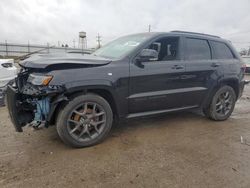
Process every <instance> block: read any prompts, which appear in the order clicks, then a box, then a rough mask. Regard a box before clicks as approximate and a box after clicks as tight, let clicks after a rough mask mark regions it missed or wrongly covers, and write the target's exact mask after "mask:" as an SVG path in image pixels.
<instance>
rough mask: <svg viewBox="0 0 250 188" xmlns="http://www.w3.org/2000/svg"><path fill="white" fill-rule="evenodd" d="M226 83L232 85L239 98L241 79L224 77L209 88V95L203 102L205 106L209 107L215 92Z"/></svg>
mask: <svg viewBox="0 0 250 188" xmlns="http://www.w3.org/2000/svg"><path fill="white" fill-rule="evenodd" d="M224 85H228V86H230V87H232V88H233V90H234V92H235V94H236V98H237V99H238V97H239V91H240V86H239V80H238V79H237V78H224V79H221V80H219V81H218V82H217V83H216V84H214V85H213V87H211V89H210V90H209V92H208V94H207V97H206V98H205V100H204V102H203V104H202V107H203V108H207V107H208V105H209V104H210V101H211V100H212V98H213V96H214V94H215V92H216V91H217V90H218V89H219V88H221V87H222V86H224Z"/></svg>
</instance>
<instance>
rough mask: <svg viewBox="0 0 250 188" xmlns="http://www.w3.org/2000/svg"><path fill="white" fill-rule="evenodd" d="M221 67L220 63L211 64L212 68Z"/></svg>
mask: <svg viewBox="0 0 250 188" xmlns="http://www.w3.org/2000/svg"><path fill="white" fill-rule="evenodd" d="M219 66H220V64H219V63H212V64H211V67H219Z"/></svg>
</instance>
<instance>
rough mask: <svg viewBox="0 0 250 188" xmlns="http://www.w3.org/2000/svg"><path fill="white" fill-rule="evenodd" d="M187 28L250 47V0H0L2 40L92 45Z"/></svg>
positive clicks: (240, 45) (0, 40)
mask: <svg viewBox="0 0 250 188" xmlns="http://www.w3.org/2000/svg"><path fill="white" fill-rule="evenodd" d="M149 24H150V25H151V31H154V32H158V31H159V32H162V31H171V30H185V31H193V32H201V33H208V34H213V35H219V36H221V37H223V38H226V39H228V40H230V41H232V42H233V44H234V46H236V48H238V49H240V48H244V47H245V48H247V47H249V46H250V0H238V1H236V0H1V1H0V42H5V40H7V41H8V42H12V43H28V41H29V43H30V44H47V43H49V44H51V45H58V42H59V44H60V45H61V44H68V45H69V46H74V42H73V41H75V46H78V35H79V31H85V32H87V43H88V47H95V46H96V45H97V42H96V36H97V34H98V33H99V34H100V36H101V40H102V41H101V42H102V44H105V43H107V42H109V41H111V40H113V39H115V38H118V37H120V36H123V35H127V34H132V33H141V32H148V25H149Z"/></svg>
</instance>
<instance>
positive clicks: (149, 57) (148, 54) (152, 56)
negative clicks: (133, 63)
mask: <svg viewBox="0 0 250 188" xmlns="http://www.w3.org/2000/svg"><path fill="white" fill-rule="evenodd" d="M158 55H159V54H158V52H157V51H156V50H153V49H143V50H142V51H141V52H140V55H139V60H140V61H141V62H143V61H155V60H157V59H158Z"/></svg>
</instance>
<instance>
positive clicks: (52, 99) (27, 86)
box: [7, 69, 65, 132]
mask: <svg viewBox="0 0 250 188" xmlns="http://www.w3.org/2000/svg"><path fill="white" fill-rule="evenodd" d="M31 75H32V74H31V70H28V69H21V71H20V73H19V74H18V77H17V78H16V82H15V84H14V86H10V87H9V88H8V89H7V93H8V95H9V96H10V97H9V98H12V101H10V100H8V98H7V102H8V103H12V105H11V106H13V109H12V111H13V114H12V115H13V116H14V114H15V113H17V114H22V115H18V117H19V118H18V119H17V118H16V121H17V122H16V123H17V125H19V126H18V127H16V130H17V131H18V132H22V127H23V126H25V125H29V126H32V127H34V128H35V129H39V128H41V127H48V125H49V121H50V119H51V117H50V113H51V112H52V111H53V112H54V110H55V107H56V105H55V104H56V103H57V102H59V101H61V100H65V97H61V100H59V101H58V99H57V98H58V97H57V96H58V94H59V93H61V92H62V91H63V87H62V86H52V85H48V86H42V85H34V84H32V83H31V82H32V81H31V80H30V79H31V78H30V77H31ZM11 93H12V94H11ZM13 95H15V97H14V96H13ZM11 96H13V97H11ZM13 100H14V101H13ZM9 106H10V105H9ZM15 107H16V110H15ZM10 115H11V114H10ZM16 116H17V115H16ZM20 117H22V118H20Z"/></svg>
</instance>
